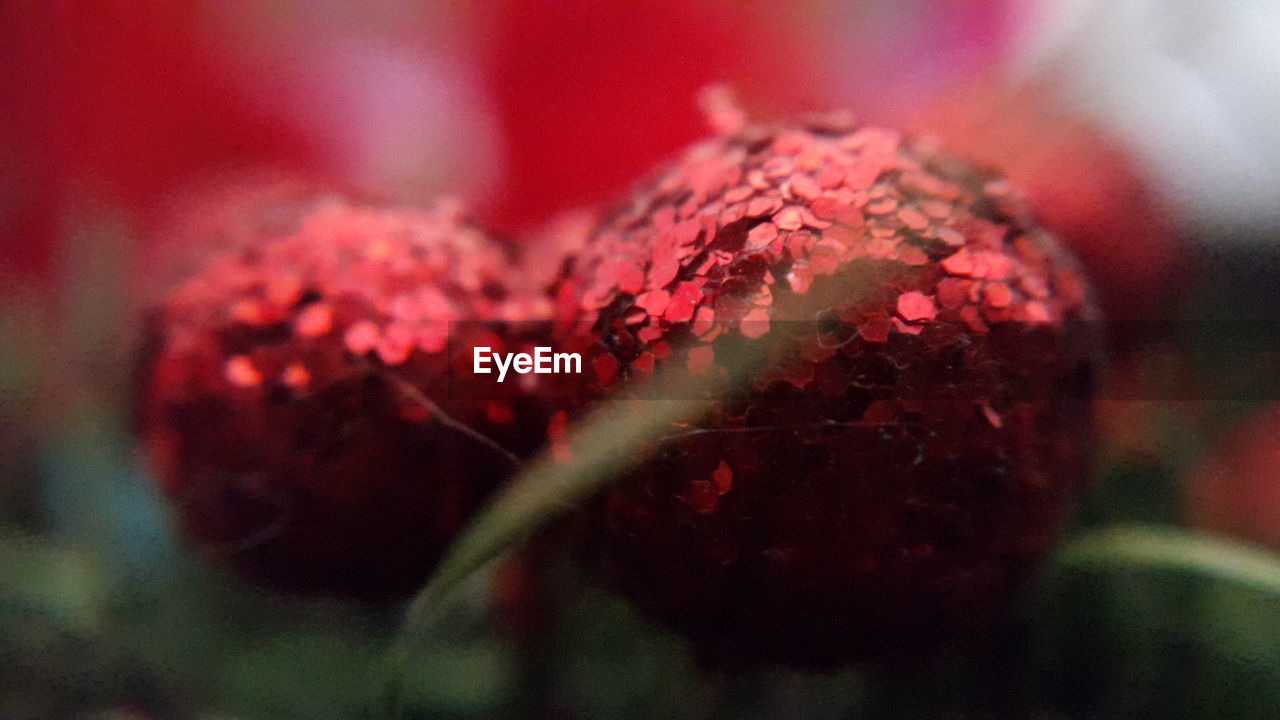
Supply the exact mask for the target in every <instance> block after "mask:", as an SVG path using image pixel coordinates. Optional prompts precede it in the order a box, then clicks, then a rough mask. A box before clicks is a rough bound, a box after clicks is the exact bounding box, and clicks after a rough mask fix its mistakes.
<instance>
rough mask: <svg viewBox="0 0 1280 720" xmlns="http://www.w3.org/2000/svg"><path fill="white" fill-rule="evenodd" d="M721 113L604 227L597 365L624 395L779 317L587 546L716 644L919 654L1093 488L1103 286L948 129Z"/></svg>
mask: <svg viewBox="0 0 1280 720" xmlns="http://www.w3.org/2000/svg"><path fill="white" fill-rule="evenodd" d="M727 129H728V130H729V132H727V133H726V134H724V135H722V136H720V137H718V138H716V139H713V140H710V141H708V142H705V143H703V144H700V145H697V146H695V147H693V148H692V149H691V150H689V151H688V152H687V153H686V154H685V155H684V156H683V157H682V158H681V159H680V160H678V161H677V162H676V163H675V164H674V165H672V166H671V167H669V168H668V169H666V170H665V171H663V172H662V173H660V174H659V175H658V176H657V177H656V178H655V179H653V180H652V181H651V182H649V183H648V184H647V185H645V186H644V187H642V188H641V189H640V190H639V191H638V192H637V193H636V194H634V195H633V196H632V198H631V200H630V202H629V203H627V204H626V205H625V206H624V207H622V208H621V209H620V210H618V211H616V212H615V213H613V214H612V215H611V216H609V217H608V218H607V219H606V220H605V221H604V222H603V223H602V224H601V225H600V226H599V227H598V228H597V229H596V230H595V231H594V232H593V234H592V236H591V238H590V241H589V245H588V249H587V251H586V253H585V254H584V256H583V257H582V258H581V260H580V261H579V263H578V265H577V267H576V270H575V272H576V280H575V282H577V283H578V284H579V286H580V287H581V288H582V293H583V305H584V307H585V310H586V312H587V315H588V320H594V323H595V326H594V327H595V334H596V335H597V338H598V340H599V345H598V351H597V352H596V355H595V357H594V359H593V361H592V362H591V365H592V367H593V368H594V370H595V372H596V378H595V379H596V381H597V382H599V383H600V384H602V385H603V386H604V387H605V388H606V389H607V390H608V391H610V392H613V393H614V394H615V395H616V396H617V397H627V396H632V395H636V394H640V393H641V392H642V390H641V389H642V388H644V387H645V384H644V380H645V378H646V377H648V376H650V375H653V374H661V373H662V372H663V371H664V369H668V370H669V369H679V370H683V371H687V372H693V373H712V374H720V375H723V376H726V377H728V376H730V374H731V373H730V370H729V367H730V366H731V364H732V362H733V360H732V358H734V357H735V356H740V355H742V354H743V353H744V352H745V351H750V349H751V348H752V347H759V345H758V344H760V343H769V342H770V341H771V340H772V339H773V338H783V340H781V341H778V346H777V347H774V348H773V349H772V350H771V351H770V353H769V355H770V357H771V358H772V359H773V362H772V363H771V364H770V366H769V367H768V368H767V369H766V370H765V371H764V372H762V373H757V374H754V375H752V377H751V378H750V379H749V380H748V382H747V383H746V385H745V387H741V388H738V390H739V391H740V392H737V393H730V394H727V395H725V396H724V397H722V398H720V399H716V400H714V401H713V404H714V408H713V410H712V412H711V413H710V415H709V416H707V417H704V418H703V419H702V420H700V421H699V422H698V423H696V424H694V425H692V426H682V427H673V428H672V432H671V434H670V435H669V436H667V437H665V438H661V439H659V440H656V441H655V442H654V444H653V447H652V448H650V449H651V450H652V453H651V455H650V456H649V459H648V460H646V461H644V462H643V463H641V464H640V465H639V466H636V467H634V468H633V469H631V470H628V471H627V472H626V473H625V477H623V478H620V479H619V482H618V483H617V484H616V485H615V486H613V488H612V489H611V491H610V492H608V493H607V496H606V497H604V498H602V499H601V500H600V501H599V502H598V503H596V504H595V505H594V507H593V508H592V510H591V511H590V512H589V517H590V520H589V525H590V529H589V531H588V533H587V535H588V541H587V550H586V554H587V558H588V562H589V564H590V565H591V567H592V568H593V569H594V571H595V573H596V574H597V575H598V576H599V577H601V578H602V579H603V580H604V581H605V582H606V583H607V584H609V585H611V586H612V587H614V588H616V589H618V590H620V591H621V592H622V593H624V594H626V595H628V596H630V597H631V598H633V599H634V600H635V601H636V602H637V603H638V605H639V606H640V607H641V609H643V610H644V611H646V612H647V613H648V614H649V615H651V616H652V617H654V618H656V619H658V620H660V621H662V622H664V623H666V624H668V625H669V626H672V627H674V628H677V629H678V630H680V631H681V632H683V633H684V634H685V635H687V636H689V637H691V638H692V639H693V640H695V641H696V642H697V644H698V646H699V647H700V649H701V650H703V651H704V652H705V653H707V654H708V655H710V656H719V657H721V658H725V657H731V658H738V659H744V658H745V659H763V660H769V661H780V662H786V663H795V664H802V665H811V666H831V665H836V664H840V663H844V662H849V661H856V660H865V659H888V658H894V657H897V658H898V659H902V658H910V657H915V655H916V654H917V653H919V652H921V651H922V650H923V649H925V648H928V647H929V646H932V645H935V644H936V643H938V642H940V641H942V640H943V639H945V638H949V637H953V636H954V635H955V634H956V633H957V632H962V631H964V630H965V629H967V628H971V627H975V626H976V625H978V624H979V621H980V620H981V619H983V618H986V617H989V616H991V615H992V613H993V612H994V611H995V610H997V609H998V608H999V607H1000V606H1001V605H1002V603H1003V601H1005V600H1006V599H1008V598H1009V597H1010V594H1011V590H1013V589H1014V588H1015V587H1016V586H1017V585H1018V584H1019V582H1020V581H1021V580H1023V579H1024V578H1025V577H1026V576H1027V575H1028V574H1029V573H1030V572H1031V571H1032V570H1033V569H1034V567H1035V566H1036V565H1037V563H1038V561H1040V560H1041V559H1042V558H1043V557H1044V556H1045V554H1046V553H1047V551H1048V550H1049V549H1050V548H1051V546H1052V544H1053V542H1054V539H1055V536H1056V533H1057V532H1058V530H1059V528H1060V527H1061V525H1062V523H1063V520H1064V517H1065V515H1066V513H1067V511H1068V509H1069V505H1070V501H1071V498H1072V495H1073V493H1074V491H1076V490H1077V489H1078V488H1080V487H1081V485H1082V484H1083V481H1084V479H1085V476H1086V473H1087V458H1088V455H1089V449H1090V444H1091V431H1090V423H1089V404H1090V395H1091V385H1092V378H1093V376H1094V374H1095V372H1096V368H1095V363H1096V350H1097V345H1098V344H1097V339H1096V334H1097V327H1096V324H1095V323H1094V322H1093V320H1094V318H1093V317H1092V310H1091V307H1092V305H1091V302H1090V299H1089V297H1088V295H1089V291H1088V289H1087V285H1086V281H1085V279H1084V278H1083V277H1082V276H1081V275H1080V273H1079V271H1078V270H1077V267H1076V265H1075V264H1074V263H1073V262H1072V261H1071V260H1070V259H1069V258H1068V257H1066V256H1065V255H1064V254H1063V253H1062V251H1061V250H1060V249H1059V247H1058V246H1057V245H1056V243H1055V242H1054V241H1053V239H1052V238H1050V237H1048V236H1047V235H1046V233H1045V232H1044V231H1042V230H1041V229H1039V228H1038V227H1037V225H1036V224H1035V222H1034V221H1033V220H1032V219H1031V218H1030V216H1029V214H1028V212H1027V211H1026V209H1025V208H1024V207H1023V205H1022V204H1021V202H1020V201H1019V200H1018V198H1017V197H1016V196H1015V195H1014V194H1013V193H1012V192H1011V191H1010V189H1009V187H1008V186H1007V184H1006V183H1005V182H1004V181H1002V180H1001V179H1000V178H999V177H997V176H995V175H992V174H988V173H984V172H980V171H977V170H975V169H973V168H970V167H968V166H966V165H964V164H962V163H959V162H957V161H956V160H954V159H953V158H951V157H950V156H947V155H945V154H943V153H941V152H939V151H937V150H936V149H935V148H933V147H932V146H931V145H930V144H929V143H928V142H925V141H923V140H918V139H912V138H905V137H902V136H900V135H899V134H897V133H895V132H892V131H888V130H884V129H879V128H873V127H857V126H856V125H854V124H853V123H852V122H849V121H847V120H841V119H839V118H835V119H829V120H821V121H814V122H813V123H812V124H807V125H800V126H794V127H786V128H780V129H779V128H764V127H754V126H747V127H738V128H736V129H735V128H727ZM652 392H655V393H661V392H663V391H662V390H653V391H652Z"/></svg>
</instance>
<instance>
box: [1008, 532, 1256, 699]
mask: <svg viewBox="0 0 1280 720" xmlns="http://www.w3.org/2000/svg"><path fill="white" fill-rule="evenodd" d="M1032 629H1033V648H1032V655H1031V659H1030V660H1029V662H1028V663H1027V669H1028V676H1027V677H1028V684H1029V687H1030V689H1031V692H1032V693H1033V694H1034V695H1035V696H1036V697H1037V698H1039V701H1040V702H1041V703H1042V705H1043V706H1046V707H1054V708H1056V709H1060V710H1065V711H1068V712H1070V713H1072V714H1073V715H1079V716H1085V717H1108V718H1120V717H1164V718H1178V717H1188V718H1190V717H1233V718H1251V717H1256V718H1272V717H1277V716H1280V559H1278V558H1277V557H1276V555H1275V554H1273V553H1270V552H1267V551H1264V550H1261V549H1258V548H1253V547H1248V546H1245V545H1241V544H1238V543H1234V542H1229V541H1225V540H1218V539H1214V538H1211V537H1207V536H1204V535H1200V534H1197V533H1194V532H1191V531H1187V530H1180V529H1175V528H1160V527H1119V528H1114V529H1109V530H1105V531H1100V532H1097V533H1093V534H1090V535H1086V536H1083V537H1081V538H1079V539H1077V540H1076V541H1075V542H1072V543H1071V544H1069V545H1068V546H1067V547H1066V548H1064V549H1063V551H1062V553H1061V555H1060V557H1059V559H1058V563H1057V566H1056V568H1055V570H1054V572H1053V574H1052V577H1051V578H1050V581H1049V582H1048V584H1047V586H1046V587H1045V591H1044V593H1043V594H1042V596H1041V597H1040V598H1039V600H1038V602H1037V603H1036V612H1035V622H1034V624H1033V626H1032Z"/></svg>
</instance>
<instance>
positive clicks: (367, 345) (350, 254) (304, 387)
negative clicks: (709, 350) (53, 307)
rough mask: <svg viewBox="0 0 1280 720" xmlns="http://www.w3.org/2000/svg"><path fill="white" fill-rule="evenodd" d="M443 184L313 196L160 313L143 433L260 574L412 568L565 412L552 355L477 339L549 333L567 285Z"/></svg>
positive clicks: (324, 576) (214, 553) (418, 574)
mask: <svg viewBox="0 0 1280 720" xmlns="http://www.w3.org/2000/svg"><path fill="white" fill-rule="evenodd" d="M515 268H516V259H515V258H514V257H513V251H512V249H511V248H508V247H506V246H504V245H502V244H500V243H498V242H497V241H495V240H492V239H490V238H489V237H487V236H485V235H484V234H483V233H481V232H480V231H479V230H477V229H475V228H474V227H473V226H471V225H469V224H467V223H466V222H465V221H463V220H462V219H461V218H460V217H459V215H458V213H457V212H456V211H455V210H453V209H451V208H450V207H449V206H447V205H441V206H440V207H438V208H436V209H435V210H433V211H429V212H416V211H409V210H392V209H385V208H376V207H366V206H359V205H353V204H350V203H348V202H344V201H340V200H331V201H319V202H316V203H314V204H313V207H312V208H311V209H310V210H308V211H307V212H306V213H305V214H304V216H303V217H302V218H301V220H300V227H298V228H297V229H296V231H294V232H291V233H287V234H285V235H283V236H280V237H265V238H255V239H251V240H250V241H247V242H243V243H240V244H239V245H238V246H237V247H235V248H231V249H226V250H223V251H222V252H220V253H218V254H215V255H214V256H212V257H210V258H208V259H207V261H206V262H205V263H204V265H203V266H202V267H201V268H200V269H199V271H198V272H196V273H195V274H194V276H192V277H191V278H189V279H188V280H186V281H185V282H183V283H182V284H181V285H180V286H178V287H177V288H176V289H175V290H173V291H172V292H171V293H170V294H169V295H168V296H167V298H166V299H165V300H164V301H163V302H162V303H160V304H159V305H158V306H157V307H156V308H155V309H154V310H153V311H152V313H151V315H150V318H149V321H148V324H147V327H148V333H147V338H146V341H145V349H144V352H143V359H142V363H141V365H140V372H139V392H140V403H139V410H138V420H139V432H140V436H141V438H142V440H143V443H144V445H145V448H146V450H147V454H148V456H149V459H150V460H151V463H152V467H153V468H154V470H155V473H156V475H157V476H158V478H159V481H160V484H161V487H162V489H163V490H164V493H165V494H166V496H167V497H168V498H169V499H170V500H171V501H172V504H173V506H174V508H175V511H176V515H177V519H178V523H179V526H180V529H181V531H182V532H183V534H184V535H185V536H186V537H187V538H188V539H189V540H191V541H192V542H193V543H194V544H196V545H197V546H199V547H200V548H201V549H202V550H203V551H204V553H205V554H206V555H209V556H211V557H213V558H214V559H216V560H217V561H218V562H219V563H220V564H222V565H224V566H227V567H230V568H232V569H234V570H235V571H237V572H238V573H240V574H241V575H243V576H245V577H247V578H248V579H250V580H252V581H253V582H255V583H257V584H260V585H263V586H266V587H270V588H274V589H278V590H285V591H290V592H300V593H321V594H330V595H342V596H351V597H357V598H365V599H382V598H389V597H396V596H401V595H404V594H406V593H409V592H411V591H413V590H414V589H415V588H416V587H418V586H419V585H420V584H421V583H422V582H423V581H424V580H425V579H426V577H427V576H428V574H429V573H430V571H431V570H432V569H433V568H434V566H435V564H436V562H437V561H438V559H439V557H440V555H441V553H442V552H443V549H444V548H445V547H446V545H447V544H448V543H449V542H450V540H451V539H452V538H453V536H454V535H455V533H457V532H458V530H459V529H460V528H461V527H462V526H463V524H464V523H465V522H466V520H467V519H468V517H469V516H470V514H471V513H472V512H473V511H474V510H475V509H476V508H477V507H478V505H479V504H480V503H481V502H482V500H483V499H484V498H485V497H486V496H487V495H488V494H489V493H490V492H491V491H492V490H493V489H494V488H495V487H496V486H497V485H498V484H499V483H501V482H502V481H504V480H505V479H506V478H508V477H509V476H510V475H511V474H512V473H513V472H514V469H515V458H516V457H518V456H523V455H527V454H529V453H531V452H533V451H534V450H536V449H537V448H539V447H541V446H542V444H543V443H544V442H545V440H546V437H547V433H548V428H549V426H551V425H553V424H562V416H561V418H560V419H559V420H557V417H558V416H557V413H559V412H560V406H561V405H563V404H564V403H562V402H560V400H558V399H556V398H555V397H554V393H555V392H557V391H556V390H555V389H554V388H552V387H551V385H550V384H549V383H548V382H542V380H543V379H544V378H545V376H531V377H530V378H529V380H527V381H525V382H505V383H497V382H494V381H493V380H492V379H491V378H490V377H485V378H477V377H475V376H474V375H472V374H471V362H472V348H473V347H474V346H476V345H482V346H488V347H491V348H493V349H494V350H495V351H500V352H502V351H505V352H515V351H520V350H525V349H527V348H528V347H530V346H532V345H536V344H543V345H545V344H547V340H546V337H545V335H546V333H547V331H548V329H549V327H550V325H549V324H548V321H549V319H550V317H551V312H552V307H551V300H550V298H548V297H547V296H546V295H545V294H544V293H542V292H541V290H540V288H539V287H537V283H535V282H533V281H531V280H529V279H523V278H521V277H519V276H518V274H517V272H516V269H515Z"/></svg>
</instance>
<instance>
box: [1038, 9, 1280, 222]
mask: <svg viewBox="0 0 1280 720" xmlns="http://www.w3.org/2000/svg"><path fill="white" fill-rule="evenodd" d="M1016 47H1017V50H1016V52H1015V54H1014V57H1015V61H1014V71H1015V73H1016V74H1018V75H1020V76H1022V77H1023V78H1030V77H1032V76H1045V75H1048V76H1050V77H1053V78H1054V79H1055V80H1057V81H1058V82H1059V83H1060V87H1061V89H1062V91H1063V92H1064V93H1065V94H1066V99H1067V100H1068V102H1070V103H1078V104H1079V106H1080V108H1081V109H1082V110H1083V111H1084V112H1085V113H1087V114H1089V115H1091V116H1093V117H1094V118H1095V119H1096V120H1097V121H1098V122H1099V123H1100V124H1102V125H1103V126H1105V127H1107V128H1108V129H1109V130H1111V131H1112V132H1114V133H1115V134H1116V135H1118V136H1119V137H1121V138H1122V139H1123V140H1124V141H1125V142H1126V144H1127V145H1128V146H1129V147H1130V149H1131V150H1132V151H1133V152H1134V153H1136V154H1137V155H1138V156H1139V157H1140V158H1141V161H1142V162H1143V164H1144V165H1145V166H1146V168H1147V171H1148V173H1149V174H1150V176H1151V177H1152V178H1153V179H1154V180H1155V182H1156V183H1157V184H1158V186H1159V187H1160V190H1161V191H1162V193H1163V194H1164V195H1165V198H1166V200H1167V201H1168V202H1167V204H1168V206H1169V208H1170V209H1171V210H1172V211H1173V212H1174V213H1176V214H1177V216H1178V218H1177V219H1178V220H1179V221H1180V222H1182V223H1185V224H1186V225H1188V226H1190V227H1192V228H1197V229H1199V230H1202V231H1204V232H1205V233H1206V234H1208V235H1209V236H1215V237H1223V236H1226V235H1228V234H1230V236H1231V237H1240V238H1249V237H1265V234H1261V235H1259V234H1255V233H1250V232H1236V231H1247V230H1250V229H1257V228H1267V227H1274V226H1275V225H1276V224H1277V223H1280V2H1277V1H1276V0H1041V1H1040V2H1037V3H1034V4H1033V6H1032V7H1031V9H1030V11H1029V14H1028V16H1026V18H1025V21H1024V23H1023V24H1022V28H1021V32H1020V37H1019V38H1018V39H1017V44H1016Z"/></svg>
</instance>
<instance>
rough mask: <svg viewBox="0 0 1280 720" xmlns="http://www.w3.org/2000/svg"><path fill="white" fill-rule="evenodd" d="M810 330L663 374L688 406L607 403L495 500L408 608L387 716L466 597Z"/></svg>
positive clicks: (814, 300) (853, 297)
mask: <svg viewBox="0 0 1280 720" xmlns="http://www.w3.org/2000/svg"><path fill="white" fill-rule="evenodd" d="M901 275H902V270H901V268H896V267H890V266H885V267H880V266H867V267H865V268H862V269H861V270H860V271H859V272H857V273H856V274H854V273H848V274H845V275H844V276H841V277H840V278H831V279H829V281H827V282H823V283H820V284H815V285H814V287H813V288H811V290H810V292H809V293H808V294H807V295H804V296H796V297H795V298H793V299H792V301H791V303H790V304H789V305H788V306H787V307H785V308H782V307H780V306H779V307H775V311H776V314H777V315H778V317H785V318H788V319H800V318H813V317H814V316H815V313H816V312H817V311H818V310H819V309H821V308H823V307H828V306H831V305H833V304H835V303H836V302H837V301H838V302H839V303H841V304H858V303H859V302H861V301H862V300H863V299H864V297H863V296H869V294H870V291H871V289H873V288H876V287H883V286H884V284H885V283H887V282H893V281H895V280H898V279H900V278H901ZM813 328H814V326H813V325H812V324H810V323H809V322H784V323H778V324H776V325H775V327H774V329H773V330H772V331H771V332H770V333H768V334H767V335H765V336H764V337H762V338H759V339H757V340H755V341H753V342H750V343H747V344H745V346H744V349H743V350H742V351H740V352H737V353H734V354H733V355H732V356H729V357H724V358H717V359H718V360H719V364H720V366H721V367H722V368H724V369H725V370H727V372H726V373H725V374H723V375H716V374H714V373H706V374H702V375H693V374H690V373H687V372H684V371H683V368H676V367H674V366H669V367H667V368H666V369H664V370H663V371H659V372H658V373H657V374H656V375H655V376H654V377H653V378H651V380H650V382H652V383H653V384H654V385H653V386H656V387H662V388H663V397H664V398H688V399H660V400H659V399H644V400H614V401H612V402H609V403H607V404H605V405H604V406H602V407H600V408H598V409H597V410H596V411H595V412H594V413H592V414H591V415H590V416H589V417H588V418H586V420H585V421H584V422H583V423H581V424H580V425H579V426H578V427H577V428H575V430H574V431H573V432H571V433H570V436H569V438H568V440H567V444H568V448H569V453H568V459H567V460H557V459H554V458H553V457H552V456H551V455H550V454H547V453H544V454H543V455H542V456H541V457H540V458H538V459H536V460H535V461H534V462H533V463H532V464H531V465H530V466H529V467H528V468H527V469H526V470H525V471H524V472H523V473H521V475H520V476H519V477H518V478H516V480H515V481H513V482H512V483H511V484H509V485H508V486H507V487H506V488H504V489H503V491H501V492H500V493H498V495H497V496H496V497H495V498H494V499H493V501H492V502H491V503H490V504H489V505H488V506H487V507H486V508H485V509H484V510H482V511H481V512H480V514H479V515H478V516H477V517H476V518H475V520H474V521H473V523H472V524H471V526H470V527H469V528H468V529H467V530H466V531H465V532H464V533H463V534H462V536H461V537H460V538H459V539H458V540H457V541H456V542H455V543H454V545H453V547H452V548H451V550H450V551H449V553H448V554H447V556H446V557H445V558H444V560H443V561H442V562H441V564H440V567H439V569H438V570H437V571H436V573H435V575H434V576H433V577H432V578H431V580H430V581H428V583H427V585H426V587H425V588H423V590H422V591H421V592H420V593H419V594H418V596H417V597H416V598H415V599H414V601H413V603H412V605H411V606H410V608H409V611H408V617H407V620H406V625H405V630H404V632H403V633H402V636H401V638H400V642H398V643H397V645H396V646H395V647H394V648H393V649H392V651H391V652H390V654H389V660H388V662H389V667H390V668H391V676H390V679H389V680H390V685H391V687H390V695H391V698H390V699H389V701H388V702H389V704H390V706H391V708H393V709H392V710H391V712H392V713H393V714H399V712H398V711H397V710H395V709H394V708H397V707H398V706H399V702H398V700H397V699H396V696H397V695H398V694H399V693H400V692H401V690H402V689H403V688H404V687H406V686H407V684H406V682H405V681H406V678H405V677H403V676H402V675H401V673H402V672H403V671H406V670H408V669H410V666H411V662H410V658H411V657H412V656H413V655H414V654H415V653H418V652H421V650H422V647H421V646H422V645H423V644H424V643H426V642H429V641H430V640H431V639H432V637H433V636H434V635H435V634H436V633H438V632H441V629H442V627H443V626H444V624H445V623H444V620H445V619H446V618H448V617H449V612H450V610H451V608H453V607H454V606H455V605H457V604H458V603H459V600H460V599H461V598H463V597H466V596H467V590H468V589H469V588H472V587H474V583H475V582H476V581H483V580H484V578H485V576H486V575H487V571H489V570H491V569H492V567H493V565H494V564H495V563H496V561H498V560H499V559H501V558H502V557H503V556H504V554H505V553H507V552H509V551H511V550H513V549H514V548H515V547H517V546H518V545H519V544H520V543H521V542H523V541H524V540H526V539H527V538H529V537H530V536H532V535H533V534H534V533H535V532H536V531H537V530H539V529H541V528H543V527H546V526H547V525H548V524H549V523H550V522H552V521H553V520H554V519H556V518H558V517H560V516H562V515H564V514H566V513H567V512H569V511H571V510H573V509H576V508H577V507H578V506H579V504H580V503H582V502H583V501H585V500H586V499H588V498H590V497H591V496H593V495H595V494H597V493H598V492H600V491H601V490H602V489H603V488H604V487H606V485H607V484H608V483H609V482H610V481H611V480H613V479H614V478H615V477H616V476H617V475H618V474H619V473H620V471H622V470H624V469H625V468H627V467H628V466H630V465H632V464H634V463H636V462H638V461H640V460H641V459H642V457H643V454H644V453H645V452H646V451H647V450H648V449H649V445H650V443H652V442H653V441H655V440H659V439H661V438H662V437H663V436H664V435H667V434H670V433H671V432H672V430H673V426H674V425H676V424H677V423H690V422H695V421H697V420H698V419H699V418H701V417H702V416H703V415H704V414H705V413H706V412H708V411H709V410H710V409H711V408H712V407H714V406H715V404H716V403H720V402H724V400H725V398H726V396H727V395H728V394H729V393H731V392H733V391H736V390H740V389H742V388H744V387H746V386H747V381H748V380H749V379H750V378H751V377H753V376H754V375H755V374H756V373H758V372H759V371H760V369H761V368H762V366H764V365H765V363H766V362H768V361H769V360H770V358H771V357H772V356H773V354H774V353H775V352H776V351H778V350H780V349H785V348H787V347H788V343H789V341H793V340H795V338H796V337H798V336H799V335H800V334H802V333H804V332H809V331H812V330H813Z"/></svg>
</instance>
